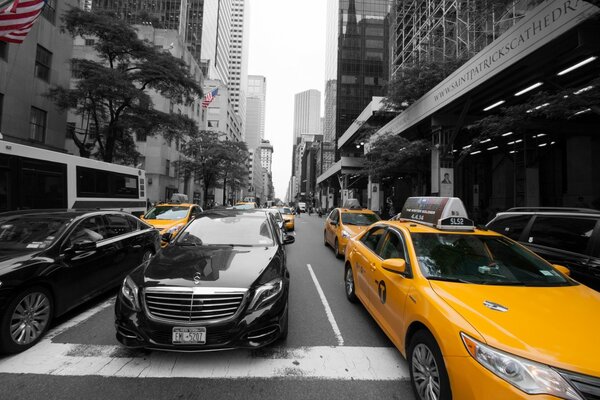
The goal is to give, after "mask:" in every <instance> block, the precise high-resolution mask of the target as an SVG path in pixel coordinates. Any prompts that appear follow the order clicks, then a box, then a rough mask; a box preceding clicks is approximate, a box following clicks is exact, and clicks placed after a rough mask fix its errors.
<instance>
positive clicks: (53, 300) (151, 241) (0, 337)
mask: <svg viewBox="0 0 600 400" xmlns="http://www.w3.org/2000/svg"><path fill="white" fill-rule="evenodd" d="M159 248H160V234H159V233H158V231H157V230H156V229H154V228H152V227H151V226H149V225H147V224H145V223H144V222H142V221H140V220H139V219H137V218H135V217H134V216H132V215H129V214H126V213H122V212H118V211H94V212H84V211H43V212H42V211H39V212H36V211H27V212H22V213H15V212H11V213H6V214H0V352H2V353H17V352H20V351H23V350H25V349H28V348H29V347H31V346H33V345H34V344H35V343H36V342H38V341H39V340H40V339H41V337H42V336H43V334H44V332H46V330H47V329H48V327H49V325H50V323H51V321H52V318H53V317H56V316H59V315H61V314H64V313H65V312H66V311H68V310H70V309H72V308H73V307H75V306H77V305H79V304H81V303H83V302H85V301H86V300H88V299H90V298H92V297H94V296H96V295H98V294H99V293H101V292H104V291H106V290H108V289H110V288H113V287H116V286H118V285H119V283H120V282H122V280H123V278H124V277H125V276H126V275H127V274H128V273H129V272H131V271H132V270H133V269H134V268H135V267H137V266H139V265H140V264H141V263H142V262H144V261H147V260H149V259H150V258H151V257H152V255H153V254H155V253H156V252H157V251H158V249H159Z"/></svg>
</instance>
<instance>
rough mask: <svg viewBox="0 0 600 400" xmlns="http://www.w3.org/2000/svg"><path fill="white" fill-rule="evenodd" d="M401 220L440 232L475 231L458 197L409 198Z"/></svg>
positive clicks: (400, 217) (401, 214)
mask: <svg viewBox="0 0 600 400" xmlns="http://www.w3.org/2000/svg"><path fill="white" fill-rule="evenodd" d="M399 219H401V220H406V221H413V222H418V223H420V224H423V225H427V226H431V227H433V228H437V229H440V230H448V231H473V230H474V229H475V224H474V223H473V221H472V220H470V219H469V217H468V215H467V210H466V209H465V206H464V204H463V202H462V201H461V200H460V199H459V198H458V197H409V198H408V199H407V200H406V203H404V207H403V208H402V212H401V213H400V216H399Z"/></svg>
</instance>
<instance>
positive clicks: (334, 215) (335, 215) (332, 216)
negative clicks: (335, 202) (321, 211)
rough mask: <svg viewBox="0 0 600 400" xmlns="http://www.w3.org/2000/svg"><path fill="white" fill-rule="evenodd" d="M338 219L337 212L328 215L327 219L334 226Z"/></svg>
mask: <svg viewBox="0 0 600 400" xmlns="http://www.w3.org/2000/svg"><path fill="white" fill-rule="evenodd" d="M339 217H340V216H339V213H338V210H333V211H332V212H331V214H329V219H330V220H331V222H334V223H336V224H337V222H338V219H339Z"/></svg>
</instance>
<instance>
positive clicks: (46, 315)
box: [10, 293, 50, 345]
mask: <svg viewBox="0 0 600 400" xmlns="http://www.w3.org/2000/svg"><path fill="white" fill-rule="evenodd" d="M49 319H50V301H49V300H48V297H46V295H45V294H43V293H30V294H28V295H27V296H25V297H23V299H21V301H20V302H19V304H17V306H16V307H15V310H14V311H13V315H12V317H11V319H10V337H11V338H12V340H13V341H14V342H15V343H17V344H21V345H26V344H29V343H31V342H33V341H35V340H36V339H37V338H38V337H39V336H40V335H41V334H42V332H43V331H44V329H45V328H46V325H48V321H49Z"/></svg>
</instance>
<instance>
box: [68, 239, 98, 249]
mask: <svg viewBox="0 0 600 400" xmlns="http://www.w3.org/2000/svg"><path fill="white" fill-rule="evenodd" d="M96 248H97V246H96V242H90V241H88V240H86V241H82V242H76V243H73V246H72V247H71V249H72V250H73V251H93V250H96Z"/></svg>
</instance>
